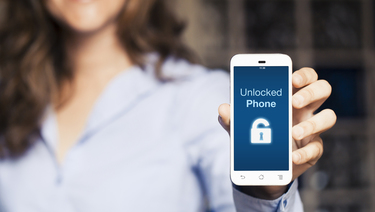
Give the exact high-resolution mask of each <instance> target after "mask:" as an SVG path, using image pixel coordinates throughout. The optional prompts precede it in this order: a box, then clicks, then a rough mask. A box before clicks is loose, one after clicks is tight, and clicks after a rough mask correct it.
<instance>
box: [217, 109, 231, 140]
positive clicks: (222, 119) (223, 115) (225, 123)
mask: <svg viewBox="0 0 375 212" xmlns="http://www.w3.org/2000/svg"><path fill="white" fill-rule="evenodd" d="M219 123H220V124H221V126H222V127H223V128H224V129H225V130H226V131H227V132H228V133H230V132H229V129H230V105H229V104H226V103H225V104H221V105H220V106H219Z"/></svg>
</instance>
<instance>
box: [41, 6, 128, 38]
mask: <svg viewBox="0 0 375 212" xmlns="http://www.w3.org/2000/svg"><path fill="white" fill-rule="evenodd" d="M125 2H126V0H46V6H47V10H48V11H49V13H50V14H51V15H52V16H53V17H54V18H55V19H57V20H58V21H59V22H61V23H62V24H64V25H66V26H67V27H68V28H70V29H71V30H73V31H76V32H81V33H89V32H94V31H97V30H100V29H101V28H104V27H105V26H108V25H110V24H114V23H115V20H116V17H117V16H118V15H119V13H120V12H121V10H122V8H123V6H124V4H125Z"/></svg>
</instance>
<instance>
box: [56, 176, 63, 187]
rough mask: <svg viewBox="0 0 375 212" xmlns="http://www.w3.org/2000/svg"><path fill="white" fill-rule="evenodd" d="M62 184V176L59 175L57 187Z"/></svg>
mask: <svg viewBox="0 0 375 212" xmlns="http://www.w3.org/2000/svg"><path fill="white" fill-rule="evenodd" d="M61 183H62V176H61V175H58V176H57V178H56V185H61Z"/></svg>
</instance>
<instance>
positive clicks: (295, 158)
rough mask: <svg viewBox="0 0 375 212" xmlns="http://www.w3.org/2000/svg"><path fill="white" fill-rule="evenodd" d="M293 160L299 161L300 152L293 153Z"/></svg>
mask: <svg viewBox="0 0 375 212" xmlns="http://www.w3.org/2000/svg"><path fill="white" fill-rule="evenodd" d="M292 157H293V161H294V163H299V162H300V161H301V155H300V154H298V153H296V152H295V153H293V156H292Z"/></svg>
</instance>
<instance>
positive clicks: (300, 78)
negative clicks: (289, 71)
mask: <svg viewBox="0 0 375 212" xmlns="http://www.w3.org/2000/svg"><path fill="white" fill-rule="evenodd" d="M294 82H295V83H296V84H297V85H301V83H302V77H301V75H299V74H296V75H295V76H294Z"/></svg>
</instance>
